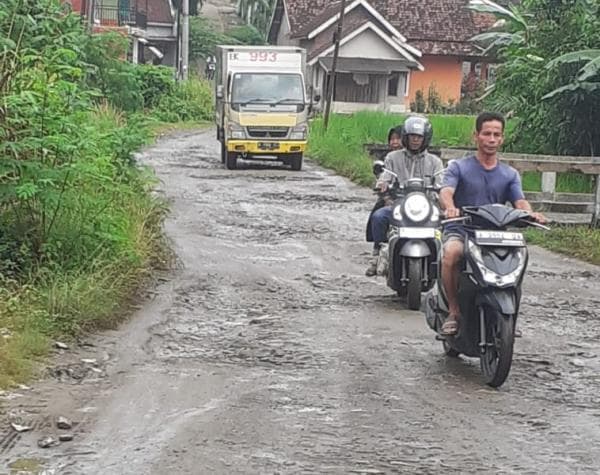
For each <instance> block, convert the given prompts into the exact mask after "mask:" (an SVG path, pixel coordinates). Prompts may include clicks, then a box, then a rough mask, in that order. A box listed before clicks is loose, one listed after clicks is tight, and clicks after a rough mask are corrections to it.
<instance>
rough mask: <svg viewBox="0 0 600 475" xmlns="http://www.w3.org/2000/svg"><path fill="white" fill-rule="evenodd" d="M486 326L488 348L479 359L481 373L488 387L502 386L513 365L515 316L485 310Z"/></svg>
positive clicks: (489, 309)
mask: <svg viewBox="0 0 600 475" xmlns="http://www.w3.org/2000/svg"><path fill="white" fill-rule="evenodd" d="M483 311H484V312H485V317H486V318H485V324H486V327H487V328H486V333H487V343H488V346H487V348H486V351H485V353H484V354H482V355H481V356H480V357H479V361H480V363H481V371H482V372H483V377H484V378H485V382H486V384H487V385H489V386H492V387H493V388H497V387H500V386H502V384H503V383H504V381H506V378H508V373H509V372H510V367H511V365H512V358H513V347H514V343H515V319H514V316H513V315H502V314H501V313H500V312H498V311H497V310H495V309H492V308H489V307H487V308H485V309H484V310H483Z"/></svg>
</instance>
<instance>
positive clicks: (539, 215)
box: [529, 213, 548, 224]
mask: <svg viewBox="0 0 600 475" xmlns="http://www.w3.org/2000/svg"><path fill="white" fill-rule="evenodd" d="M529 214H530V215H531V217H532V218H533V219H534V220H535V222H536V223H540V224H546V223H547V222H548V218H546V216H544V215H543V214H542V213H529Z"/></svg>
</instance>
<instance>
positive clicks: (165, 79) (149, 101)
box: [135, 64, 176, 109]
mask: <svg viewBox="0 0 600 475" xmlns="http://www.w3.org/2000/svg"><path fill="white" fill-rule="evenodd" d="M135 74H136V76H137V78H138V81H139V84H140V88H141V94H142V97H143V98H144V108H145V109H151V108H154V107H156V106H158V104H159V103H160V101H161V100H162V98H163V96H168V95H170V94H173V93H174V91H175V89H176V82H175V77H174V70H173V68H168V67H166V66H152V65H141V64H140V65H138V66H137V67H135Z"/></svg>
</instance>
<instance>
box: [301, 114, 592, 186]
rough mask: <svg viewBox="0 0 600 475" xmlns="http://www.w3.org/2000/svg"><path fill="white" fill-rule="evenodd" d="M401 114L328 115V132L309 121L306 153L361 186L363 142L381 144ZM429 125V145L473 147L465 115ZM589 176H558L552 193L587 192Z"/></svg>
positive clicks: (536, 181)
mask: <svg viewBox="0 0 600 475" xmlns="http://www.w3.org/2000/svg"><path fill="white" fill-rule="evenodd" d="M405 117H406V116H405V115H402V114H384V113H382V112H358V113H356V114H353V115H338V114H334V115H332V116H331V118H330V121H329V128H328V131H327V132H325V131H324V129H323V120H322V119H321V118H319V119H316V120H314V121H313V123H312V125H311V135H310V139H309V151H308V153H309V154H310V156H311V157H312V158H314V159H315V160H316V161H317V162H319V163H320V164H322V165H324V166H326V167H328V168H332V169H334V170H336V171H337V172H338V173H340V174H341V175H343V176H346V177H348V178H350V179H351V180H353V181H355V182H356V183H359V184H361V185H365V186H367V185H370V184H371V183H372V182H373V175H372V173H371V163H372V160H371V158H370V157H369V155H368V153H367V152H365V150H364V145H365V144H367V143H380V144H383V143H385V142H386V140H387V134H388V131H389V129H390V128H392V127H395V126H397V125H399V124H401V123H402V122H403V121H404V119H405ZM428 117H429V120H430V121H431V124H432V126H433V130H434V133H433V141H432V146H437V147H465V148H471V147H473V146H474V142H473V130H474V129H475V117H474V116H468V115H429V116H428ZM513 126H514V124H513V123H512V122H510V121H509V122H508V123H507V126H506V135H507V136H510V134H511V130H512V127H513ZM522 181H523V189H524V190H525V191H540V190H541V186H542V178H541V173H536V172H525V173H524V174H523V177H522ZM593 187H594V181H593V178H592V177H589V176H583V175H578V174H571V173H559V174H558V176H557V183H556V191H558V192H571V193H591V192H592V191H593Z"/></svg>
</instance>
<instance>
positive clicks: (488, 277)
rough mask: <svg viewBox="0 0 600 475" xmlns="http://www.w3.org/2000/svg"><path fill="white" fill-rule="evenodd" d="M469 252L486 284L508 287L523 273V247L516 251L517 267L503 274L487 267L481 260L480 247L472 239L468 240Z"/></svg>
mask: <svg viewBox="0 0 600 475" xmlns="http://www.w3.org/2000/svg"><path fill="white" fill-rule="evenodd" d="M469 252H470V254H471V256H472V257H473V260H474V261H475V264H477V268H478V269H479V272H481V276H482V277H483V280H484V282H485V283H486V284H490V285H495V286H496V287H508V286H511V285H515V284H516V283H517V281H518V280H519V277H520V276H521V274H522V273H523V268H524V267H525V256H524V252H525V251H524V250H523V249H519V250H518V251H517V256H516V257H517V259H518V261H519V265H518V266H517V268H516V269H515V270H513V271H511V272H509V273H508V274H504V275H500V274H497V273H496V272H494V271H492V270H490V269H488V268H487V266H486V265H485V263H484V262H483V256H482V254H481V248H480V247H479V246H478V245H477V244H475V243H474V242H473V241H469Z"/></svg>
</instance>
